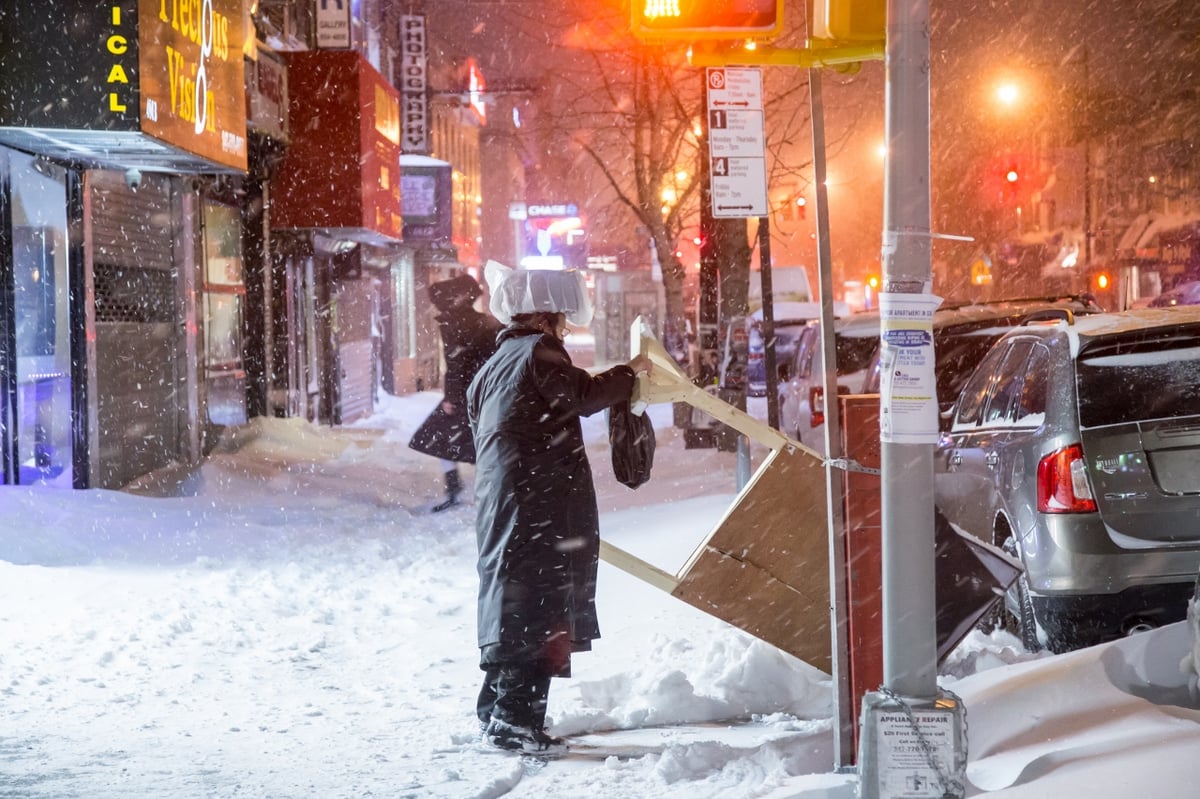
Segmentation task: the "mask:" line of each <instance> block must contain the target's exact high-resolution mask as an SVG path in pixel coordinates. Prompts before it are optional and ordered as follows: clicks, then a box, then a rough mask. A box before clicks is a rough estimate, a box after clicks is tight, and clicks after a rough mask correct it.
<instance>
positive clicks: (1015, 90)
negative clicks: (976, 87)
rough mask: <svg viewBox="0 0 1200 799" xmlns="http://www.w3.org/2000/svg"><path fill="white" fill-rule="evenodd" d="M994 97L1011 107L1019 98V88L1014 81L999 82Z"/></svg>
mask: <svg viewBox="0 0 1200 799" xmlns="http://www.w3.org/2000/svg"><path fill="white" fill-rule="evenodd" d="M996 99H997V100H999V101H1000V102H1001V103H1002V104H1003V105H1006V106H1009V107H1010V108H1011V107H1012V106H1014V105H1016V104H1017V100H1019V99H1021V89H1020V87H1018V86H1017V84H1015V83H1001V84H1000V85H999V86H997V87H996Z"/></svg>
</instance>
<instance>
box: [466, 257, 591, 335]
mask: <svg viewBox="0 0 1200 799" xmlns="http://www.w3.org/2000/svg"><path fill="white" fill-rule="evenodd" d="M483 275H484V277H485V278H487V283H488V288H489V289H490V290H491V293H492V299H491V302H490V303H489V307H490V308H491V311H492V316H495V317H496V318H497V319H499V320H500V321H501V322H503V323H504V324H508V323H509V322H511V321H512V318H513V317H514V316H517V315H518V314H529V313H538V312H539V311H541V312H547V313H562V314H566V316H567V321H568V322H570V323H571V324H573V325H578V326H579V327H586V326H587V325H589V324H591V321H592V302H591V300H590V299H589V298H588V290H587V283H586V281H585V279H584V276H583V273H582V272H580V271H579V270H577V269H561V270H559V269H513V268H511V267H508V266H505V265H504V264H502V263H500V262H499V261H488V262H487V265H486V266H484V268H483Z"/></svg>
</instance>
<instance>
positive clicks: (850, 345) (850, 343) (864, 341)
mask: <svg viewBox="0 0 1200 799" xmlns="http://www.w3.org/2000/svg"><path fill="white" fill-rule="evenodd" d="M834 346H835V347H836V348H837V366H838V374H839V375H849V374H854V373H855V372H861V371H862V370H863V369H866V368H867V365H868V364H870V363H871V356H873V355H874V354H875V350H876V349H878V348H879V334H878V333H874V334H872V335H869V336H843V335H838V336H836V341H835V342H834Z"/></svg>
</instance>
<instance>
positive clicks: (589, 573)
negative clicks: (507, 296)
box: [467, 325, 634, 668]
mask: <svg viewBox="0 0 1200 799" xmlns="http://www.w3.org/2000/svg"><path fill="white" fill-rule="evenodd" d="M633 386H634V374H633V371H632V370H631V369H630V368H629V367H628V366H616V367H613V368H612V369H609V370H608V371H606V372H603V373H601V374H599V375H596V376H594V377H593V376H592V375H590V374H588V373H587V372H586V371H584V370H583V369H579V368H577V367H575V366H574V365H572V364H571V358H570V356H569V355H567V351H566V349H564V348H563V346H562V344H561V343H560V342H559V341H557V340H556V339H555V338H554V337H553V336H548V335H544V334H542V333H541V331H539V330H532V329H529V328H523V327H519V326H516V325H512V326H509V327H508V328H506V329H505V330H504V331H503V332H502V333H501V334H500V348H499V350H497V352H496V354H495V355H494V356H493V357H492V359H491V360H489V361H488V362H487V364H485V365H484V367H483V368H482V369H481V370H480V372H479V374H478V375H476V377H475V380H474V382H472V383H471V388H470V390H469V391H468V394H467V408H468V411H469V413H470V417H471V426H472V428H473V429H474V432H475V443H476V447H477V448H478V452H479V459H478V461H477V463H476V467H475V501H476V505H477V517H476V535H477V538H478V544H479V564H478V568H479V608H478V612H479V646H480V647H488V649H487V650H486V651H487V652H488V653H490V655H489V657H490V659H491V660H493V661H499V662H504V661H512V660H516V661H527V660H535V659H542V660H546V661H548V662H550V663H552V664H556V665H557V666H558V667H559V668H562V667H569V663H570V654H569V653H570V651H572V650H579V649H586V648H587V642H589V641H591V640H592V639H594V638H599V637H600V628H599V624H598V623H597V619H596V605H595V598H596V570H597V565H598V563H599V559H600V526H599V513H598V511H597V508H596V490H595V487H594V486H593V485H592V472H591V468H590V466H589V464H588V459H587V453H586V452H585V451H584V444H583V431H582V428H581V425H580V422H579V417H581V416H589V415H591V414H593V413H595V412H596V411H599V410H603V409H604V408H607V407H609V406H611V405H614V404H616V403H618V402H620V401H622V400H627V399H629V396H630V394H631V393H632V392H633ZM564 660H565V662H564Z"/></svg>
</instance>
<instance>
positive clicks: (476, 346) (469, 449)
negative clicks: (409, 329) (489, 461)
mask: <svg viewBox="0 0 1200 799" xmlns="http://www.w3.org/2000/svg"><path fill="white" fill-rule="evenodd" d="M437 322H438V330H439V332H440V333H441V335H442V349H443V350H444V352H445V356H446V377H445V380H444V381H443V382H444V384H445V385H444V387H443V395H442V402H448V403H450V404H451V405H453V406H454V413H452V414H450V413H446V412H445V411H444V410H442V403H438V406H437V407H436V408H434V409H433V413H431V414H429V416H428V417H427V418H426V419H425V421H424V422H422V423H421V426H420V427H418V428H417V430H416V432H415V433H413V437H412V440H411V441H409V442H408V445H409V446H410V447H412V448H413V449H415V450H417V451H418V452H424V453H425V454H426V455H432V456H434V457H435V458H445V459H446V460H448V461H458V462H460V463H474V462H475V441H474V439H473V438H472V436H471V425H470V423H469V422H468V421H467V386H469V385H471V379H472V378H473V377H475V373H476V372H478V371H479V367H480V366H482V365H483V364H484V362H485V361H487V359H488V358H490V357H491V356H492V353H494V352H495V351H496V334H497V333H499V332H500V327H501V326H500V323H499V322H497V321H496V320H495V319H493V318H492V317H490V316H488V315H487V314H482V313H479V311H476V310H475V309H474V308H472V307H471V306H470V305H461V306H458V307H456V308H451V309H449V310H448V311H446V312H445V313H442V314H439V315H438V318H437Z"/></svg>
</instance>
